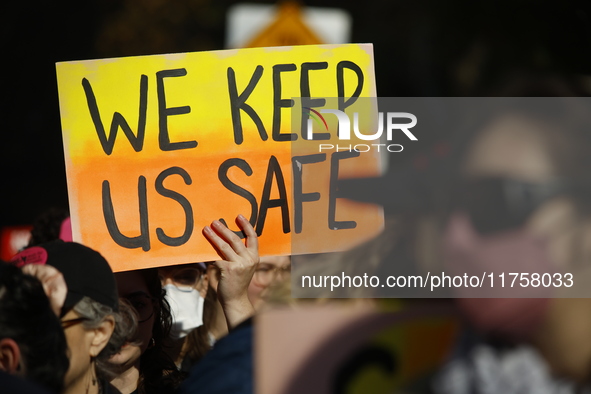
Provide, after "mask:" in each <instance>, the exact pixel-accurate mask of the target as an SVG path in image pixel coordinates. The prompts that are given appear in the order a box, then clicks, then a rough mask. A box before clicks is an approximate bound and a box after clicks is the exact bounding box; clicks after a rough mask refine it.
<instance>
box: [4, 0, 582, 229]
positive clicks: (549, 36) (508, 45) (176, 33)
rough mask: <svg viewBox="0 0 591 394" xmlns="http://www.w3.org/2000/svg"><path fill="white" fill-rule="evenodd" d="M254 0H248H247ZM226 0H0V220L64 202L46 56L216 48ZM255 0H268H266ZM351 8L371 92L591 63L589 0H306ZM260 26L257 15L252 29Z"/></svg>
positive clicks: (461, 90) (478, 86) (471, 88)
mask: <svg viewBox="0 0 591 394" xmlns="http://www.w3.org/2000/svg"><path fill="white" fill-rule="evenodd" d="M251 3H256V2H251ZM236 4H238V2H235V1H230V0H216V1H213V0H183V1H171V0H144V1H137V0H102V1H97V0H87V1H84V2H79V1H76V2H74V1H71V0H64V1H53V2H41V1H33V2H23V1H5V2H2V5H1V6H0V7H1V13H0V15H1V17H2V24H1V27H0V28H1V36H0V37H1V39H2V42H3V55H2V58H3V60H4V67H3V69H4V70H5V71H4V76H3V77H2V78H1V79H0V83H1V85H2V88H1V91H2V97H1V103H2V104H1V107H0V108H1V109H0V116H2V120H3V128H2V131H1V139H0V141H1V142H0V160H1V168H2V172H1V174H2V190H3V192H2V193H1V197H0V199H1V204H0V227H3V226H17V225H29V224H32V222H33V221H34V219H35V218H36V217H37V216H38V215H39V214H40V213H42V212H44V211H46V210H47V209H48V208H49V207H62V208H67V204H68V202H67V189H66V178H65V169H64V160H63V148H62V140H61V127H60V120H59V106H58V94H57V84H56V76H55V62H59V61H69V60H83V59H95V58H106V57H119V56H134V55H148V54H161V53H174V52H192V51H206V50H216V49H224V47H225V46H226V44H225V43H226V41H227V38H228V37H227V30H228V26H227V20H228V19H227V18H228V11H229V10H230V9H231V8H232V6H235V5H236ZM256 4H266V5H273V4H275V2H260V3H256ZM301 5H302V6H312V7H330V8H338V9H341V10H343V11H345V12H346V13H347V14H348V15H349V16H350V18H351V19H350V22H351V24H350V38H349V41H350V42H354V43H373V44H374V55H375V68H376V80H377V86H378V94H379V96H382V97H387V96H398V97H400V96H476V95H479V92H482V91H485V90H489V89H490V88H491V87H494V86H495V84H496V83H498V81H499V80H501V79H502V78H506V77H507V76H511V75H516V76H519V75H530V74H535V73H539V72H548V71H550V72H553V73H557V74H561V75H568V76H575V77H577V78H585V77H586V75H587V74H589V72H590V70H591V51H590V49H591V4H589V3H586V2H575V1H548V2H539V1H512V2H500V1H492V0H489V1H441V0H415V1H409V0H404V1H401V0H399V1H381V0H365V1H351V0H344V1H343V0H341V1H331V0H326V1H307V2H305V3H301ZM262 28H264V26H261V29H262Z"/></svg>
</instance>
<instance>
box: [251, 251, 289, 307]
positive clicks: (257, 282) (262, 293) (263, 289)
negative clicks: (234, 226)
mask: <svg viewBox="0 0 591 394" xmlns="http://www.w3.org/2000/svg"><path fill="white" fill-rule="evenodd" d="M290 274H291V258H290V256H265V257H261V262H260V263H259V265H258V266H257V269H256V271H255V272H254V276H253V277H252V281H251V282H250V285H249V286H248V298H249V299H250V302H252V305H253V306H254V308H255V310H257V311H258V310H260V309H261V308H262V307H264V305H265V304H266V303H267V302H268V301H269V298H270V297H271V295H272V293H273V290H274V289H275V288H278V287H279V286H281V285H283V284H285V283H286V282H288V281H289V280H290Z"/></svg>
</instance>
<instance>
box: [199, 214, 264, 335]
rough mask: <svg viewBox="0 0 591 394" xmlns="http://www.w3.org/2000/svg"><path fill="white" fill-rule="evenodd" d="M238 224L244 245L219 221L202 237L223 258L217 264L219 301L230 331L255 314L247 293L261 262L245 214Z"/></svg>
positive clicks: (237, 219) (254, 237) (255, 236)
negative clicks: (242, 233) (243, 235)
mask: <svg viewBox="0 0 591 394" xmlns="http://www.w3.org/2000/svg"><path fill="white" fill-rule="evenodd" d="M236 224H237V225H238V227H239V228H240V229H241V230H242V231H243V232H244V234H245V235H246V240H245V243H243V241H242V240H241V239H240V237H238V236H237V235H236V234H234V232H232V231H231V230H230V229H228V228H227V227H226V226H224V225H223V224H222V223H221V222H220V221H218V220H214V221H213V222H212V224H211V227H210V226H205V227H204V228H203V235H204V236H205V238H207V240H208V241H209V243H210V244H211V246H213V248H214V249H215V250H216V251H217V253H218V255H219V256H220V257H221V260H218V261H216V262H214V264H215V265H216V266H217V267H218V268H219V270H220V282H219V284H218V298H219V300H220V302H221V304H222V307H223V309H224V313H225V315H226V321H227V323H228V327H229V328H230V329H231V328H234V327H236V326H237V325H238V324H240V323H241V322H242V321H244V320H246V319H247V318H249V317H250V316H252V315H253V314H254V309H253V307H252V304H251V303H250V301H249V300H248V293H247V290H248V285H249V284H250V281H251V279H252V276H253V275H254V272H255V269H256V267H257V265H258V263H259V246H258V238H257V234H256V232H255V230H254V228H253V227H252V225H251V224H250V223H249V221H248V220H247V219H246V218H245V217H244V216H242V215H238V217H237V218H236Z"/></svg>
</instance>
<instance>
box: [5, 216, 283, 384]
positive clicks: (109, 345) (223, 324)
mask: <svg viewBox="0 0 591 394" xmlns="http://www.w3.org/2000/svg"><path fill="white" fill-rule="evenodd" d="M68 222H69V218H68V217H67V215H64V214H63V213H62V212H57V211H51V212H48V213H47V214H45V215H44V216H43V217H42V218H41V219H40V221H39V223H38V224H37V226H36V227H35V229H34V230H33V231H32V237H31V241H30V243H29V245H28V247H27V248H26V249H24V250H23V251H22V252H20V253H19V254H17V255H16V256H15V257H14V258H13V259H12V260H11V261H10V262H2V263H1V265H0V270H1V271H0V310H1V318H0V319H1V322H0V336H1V337H2V340H1V342H0V343H1V344H2V346H1V349H2V353H1V354H2V356H1V357H0V360H1V361H2V362H1V363H0V371H3V372H2V375H0V376H1V377H2V381H4V380H5V379H11V380H10V381H13V382H14V383H12V384H13V385H14V387H15V388H14V390H13V391H12V392H15V393H16V392H24V390H25V387H28V386H25V384H29V383H31V384H32V385H33V386H34V385H37V386H38V387H36V388H32V389H31V390H37V391H32V392H40V393H41V392H52V393H72V394H73V393H90V394H92V393H127V394H129V393H173V392H177V390H179V389H181V385H182V384H183V382H185V384H186V385H188V386H190V385H191V384H192V383H191V381H192V380H194V379H195V378H198V376H196V377H193V375H190V374H189V372H190V371H191V370H192V367H193V366H194V365H195V364H197V363H198V362H200V365H201V367H202V368H203V367H208V365H209V367H208V368H210V369H211V371H215V370H216V368H221V369H223V370H224V371H225V373H227V372H228V366H227V365H225V363H231V364H232V365H234V368H237V370H240V371H241V373H242V375H243V376H244V378H243V379H240V380H227V379H223V380H221V381H220V380H218V381H216V380H211V384H217V385H218V388H219V387H222V389H224V385H225V387H226V388H225V389H224V390H226V391H228V392H252V360H251V359H250V358H249V357H247V358H244V357H242V358H241V359H236V360H233V359H232V355H225V356H224V355H222V357H221V359H216V358H215V357H216V354H217V353H220V352H223V350H224V346H223V342H224V337H228V341H229V342H230V345H231V346H230V347H232V348H234V345H235V344H236V343H237V342H236V340H234V338H235V337H237V338H238V339H240V335H241V334H240V331H241V330H242V331H244V330H246V331H247V332H248V333H251V331H250V325H251V321H250V320H251V318H252V316H253V314H254V311H255V309H254V307H253V305H257V307H260V306H261V303H262V302H263V298H262V296H261V293H262V292H264V289H265V288H266V287H268V286H270V285H271V283H272V282H273V281H274V280H276V279H281V278H282V276H281V274H279V275H275V273H274V272H275V271H274V269H275V268H279V269H280V270H281V272H284V271H289V258H280V259H279V261H281V262H282V263H283V264H284V265H283V266H280V267H279V266H278V267H275V263H274V261H275V259H273V258H271V259H270V261H268V262H264V261H263V262H261V263H259V254H258V241H257V235H256V233H255V231H254V229H253V227H252V226H251V225H250V223H249V222H248V220H246V219H245V218H244V217H243V216H241V215H240V216H239V217H238V218H237V223H238V224H239V226H240V227H241V229H242V230H243V232H244V234H245V235H246V240H245V242H243V241H241V240H240V239H239V238H238V236H237V235H235V234H234V233H233V232H232V231H230V230H229V229H228V228H227V227H226V226H225V225H223V224H222V223H220V222H219V221H214V222H213V223H212V224H211V226H207V227H205V228H204V229H203V234H204V236H205V237H206V238H207V239H208V240H209V242H210V243H211V245H212V246H213V247H214V248H215V249H216V250H218V251H219V254H220V260H217V261H212V262H208V263H207V264H206V263H191V264H186V265H179V266H172V267H161V268H159V269H158V268H151V269H143V270H135V271H126V272H117V273H113V271H112V270H111V268H110V266H109V263H108V262H107V261H106V260H105V259H104V258H103V257H102V256H101V255H100V253H98V252H97V251H94V250H92V249H90V248H88V247H86V246H84V245H81V244H79V243H76V242H71V238H70V237H71V235H69V234H68V231H67V230H66V231H65V232H64V231H63V228H64V226H63V225H64V223H65V225H66V226H67V225H69V223H68ZM61 238H63V239H61ZM64 239H65V240H64ZM285 261H287V264H286V263H285ZM253 277H254V278H257V279H253ZM249 294H252V295H251V299H252V300H253V302H252V303H251V301H250V300H249ZM229 332H232V335H228V333H229ZM243 342H244V341H243ZM247 342H248V343H241V342H240V341H238V344H240V345H241V347H246V349H245V353H244V354H245V355H247V356H250V355H251V352H252V349H251V348H250V347H249V346H251V343H250V341H247ZM214 344H215V348H216V351H215V352H211V357H210V360H209V361H208V360H202V359H203V358H204V356H205V355H206V354H207V353H210V351H211V349H212V348H213V347H214ZM218 344H219V345H218ZM226 346H227V345H226ZM218 349H220V350H218ZM234 350H240V349H234ZM239 366H240V367H239ZM211 371H210V374H211V373H213V372H211ZM6 373H7V374H8V375H10V376H17V377H19V378H24V380H22V381H20V380H14V379H12V378H10V377H9V376H8V375H6V376H5V374H6ZM25 381H26V382H27V383H25ZM220 383H221V384H222V386H219V385H220ZM228 384H230V386H228ZM7 387H11V386H7ZM232 387H233V388H232ZM214 389H215V388H211V390H214ZM44 390H45V391H44ZM201 390H202V391H205V392H207V391H209V390H210V389H208V388H207V385H202V388H201ZM3 392H4V391H3Z"/></svg>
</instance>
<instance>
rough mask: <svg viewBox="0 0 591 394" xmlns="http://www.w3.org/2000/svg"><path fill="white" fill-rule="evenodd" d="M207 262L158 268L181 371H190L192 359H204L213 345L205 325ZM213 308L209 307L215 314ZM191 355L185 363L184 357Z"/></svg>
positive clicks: (172, 350)
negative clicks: (168, 306) (168, 309)
mask: <svg viewBox="0 0 591 394" xmlns="http://www.w3.org/2000/svg"><path fill="white" fill-rule="evenodd" d="M205 269H206V268H205V264H204V263H192V264H181V265H174V266H167V267H160V268H158V275H159V276H160V281H161V285H162V287H163V290H164V292H165V293H166V301H167V302H168V304H169V305H170V308H171V315H172V327H171V328H172V329H171V331H170V346H169V354H170V355H171V357H172V358H173V359H174V360H175V364H176V365H177V366H178V367H179V368H181V370H183V371H186V372H188V370H189V369H190V365H192V363H189V364H187V363H188V360H189V359H191V360H195V361H196V360H197V359H199V358H201V357H202V356H203V355H204V354H205V353H206V352H207V350H209V348H210V338H209V330H208V328H207V327H208V326H209V325H205V324H204V322H205V317H204V310H205V309H206V308H205V302H206V300H205V297H206V294H207V293H208V290H209V286H208V276H207V275H205ZM211 309H212V308H211V307H209V306H208V308H207V310H208V312H209V314H210V315H211ZM185 358H187V361H186V362H185V363H184V366H183V360H185Z"/></svg>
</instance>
